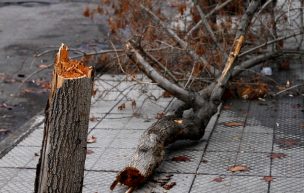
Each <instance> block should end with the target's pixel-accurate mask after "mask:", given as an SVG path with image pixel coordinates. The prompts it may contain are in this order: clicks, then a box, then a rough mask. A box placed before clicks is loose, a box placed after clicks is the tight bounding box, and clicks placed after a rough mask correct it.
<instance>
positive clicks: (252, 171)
mask: <svg viewBox="0 0 304 193" xmlns="http://www.w3.org/2000/svg"><path fill="white" fill-rule="evenodd" d="M235 165H246V166H247V167H248V168H249V171H246V172H236V173H234V175H259V176H269V175H270V157H269V153H239V154H238V155H237V159H236V162H235ZM230 173H231V172H230Z"/></svg>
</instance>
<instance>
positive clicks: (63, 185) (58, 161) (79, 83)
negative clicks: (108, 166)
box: [35, 45, 93, 193]
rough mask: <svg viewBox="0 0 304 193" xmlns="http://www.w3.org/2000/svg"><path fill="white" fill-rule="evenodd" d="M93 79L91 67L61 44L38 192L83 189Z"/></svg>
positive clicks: (72, 192)
mask: <svg viewBox="0 0 304 193" xmlns="http://www.w3.org/2000/svg"><path fill="white" fill-rule="evenodd" d="M92 82H93V78H92V68H90V67H87V66H85V65H84V64H83V63H81V62H79V61H75V60H70V59H69V58H68V51H67V47H66V46H65V45H62V46H61V47H60V49H59V52H58V54H57V57H56V61H55V67H54V71H53V77H52V88H51V93H50V96H49V99H48V103H47V106H46V109H45V125H44V137H43V142H42V149H41V155H40V159H39V163H38V165H37V171H36V181H35V193H81V192H82V185H83V174H84V164H85V158H86V146H87V144H86V139H87V130H88V122H89V111H90V103H91V93H92Z"/></svg>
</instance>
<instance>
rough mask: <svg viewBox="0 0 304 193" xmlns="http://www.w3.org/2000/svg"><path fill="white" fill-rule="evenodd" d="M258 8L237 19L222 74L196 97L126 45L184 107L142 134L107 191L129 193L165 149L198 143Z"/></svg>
mask: <svg viewBox="0 0 304 193" xmlns="http://www.w3.org/2000/svg"><path fill="white" fill-rule="evenodd" d="M259 5H260V1H259V0H252V1H251V3H250V5H249V7H248V8H247V10H246V12H245V13H244V15H243V16H242V18H241V21H240V24H239V26H238V30H237V32H236V35H235V40H234V43H233V46H232V48H231V51H230V53H229V56H228V58H227V61H226V63H225V68H224V70H223V71H222V73H221V74H220V76H219V77H218V78H217V79H216V81H215V82H214V83H212V84H210V85H209V86H208V87H206V88H205V89H203V90H202V91H200V92H199V93H191V92H189V91H187V90H184V89H183V88H182V87H179V86H178V85H174V84H173V83H170V81H168V80H167V79H165V78H164V77H161V75H160V74H159V73H157V72H156V70H155V69H153V68H152V67H151V66H150V65H149V63H148V62H147V61H146V60H145V52H144V50H143V49H141V46H140V43H138V42H136V41H129V44H127V48H128V49H129V57H130V58H131V59H132V60H134V62H135V63H137V64H138V65H139V66H140V68H141V69H142V70H143V72H144V73H145V74H146V75H147V76H148V77H149V78H151V79H152V80H153V81H154V82H156V83H158V85H160V86H161V87H162V88H164V89H165V90H167V91H169V92H170V93H173V94H174V96H176V97H177V98H178V99H180V100H182V101H183V102H184V103H185V104H184V105H182V106H181V107H180V108H179V109H178V110H177V111H176V114H175V115H173V116H167V117H164V118H162V119H161V120H159V121H158V122H156V123H155V124H154V125H152V126H151V127H150V128H148V130H147V131H145V132H144V134H143V135H142V136H141V139H140V141H139V145H138V147H137V149H136V151H135V152H134V154H133V156H132V158H131V161H130V163H129V164H128V165H127V166H126V167H125V168H124V169H123V170H122V171H121V172H120V173H118V175H117V177H116V180H115V181H114V182H113V184H112V186H111V187H110V189H111V190H113V189H114V188H115V186H116V185H117V184H118V183H121V184H124V185H126V186H128V187H130V188H129V190H128V192H132V191H133V190H134V189H135V188H136V187H138V186H139V185H140V184H141V183H143V182H144V181H145V180H146V179H148V178H149V177H150V176H151V175H152V173H153V171H154V170H155V168H156V167H158V165H159V164H160V163H161V162H162V160H163V158H164V149H165V146H166V145H168V144H170V143H173V142H174V141H176V140H180V139H192V140H198V139H200V138H201V137H202V136H203V135H204V131H205V127H206V125H207V124H208V122H209V120H210V118H211V117H212V116H213V115H214V114H215V113H216V112H217V108H218V105H219V104H220V102H221V101H220V100H221V97H222V95H223V93H224V90H225V85H226V84H227V82H228V80H229V79H230V77H231V76H232V73H233V70H234V66H235V61H236V58H237V56H238V55H239V53H240V50H241V47H242V45H243V43H244V41H245V34H246V32H247V30H248V26H249V25H250V22H251V19H252V17H253V15H254V13H255V12H256V11H257V9H258V6H259ZM181 46H182V45H181ZM248 65H250V64H248ZM189 108H192V112H193V114H192V116H189V117H183V111H184V110H186V109H189Z"/></svg>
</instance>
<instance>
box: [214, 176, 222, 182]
mask: <svg viewBox="0 0 304 193" xmlns="http://www.w3.org/2000/svg"><path fill="white" fill-rule="evenodd" d="M224 179H225V178H223V177H217V178H214V179H213V180H212V182H223V181H224Z"/></svg>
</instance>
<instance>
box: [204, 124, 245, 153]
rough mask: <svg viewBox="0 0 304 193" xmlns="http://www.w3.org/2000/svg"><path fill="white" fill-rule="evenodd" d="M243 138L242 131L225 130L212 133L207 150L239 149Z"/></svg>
mask: <svg viewBox="0 0 304 193" xmlns="http://www.w3.org/2000/svg"><path fill="white" fill-rule="evenodd" d="M241 139H242V133H241V132H240V131H233V132H232V131H230V132H228V131H223V132H217V131H216V129H215V131H214V132H213V133H212V135H211V138H210V140H209V144H208V147H207V151H223V152H225V151H238V150H239V146H240V143H241Z"/></svg>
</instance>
